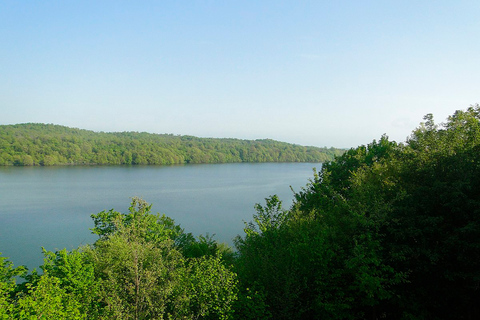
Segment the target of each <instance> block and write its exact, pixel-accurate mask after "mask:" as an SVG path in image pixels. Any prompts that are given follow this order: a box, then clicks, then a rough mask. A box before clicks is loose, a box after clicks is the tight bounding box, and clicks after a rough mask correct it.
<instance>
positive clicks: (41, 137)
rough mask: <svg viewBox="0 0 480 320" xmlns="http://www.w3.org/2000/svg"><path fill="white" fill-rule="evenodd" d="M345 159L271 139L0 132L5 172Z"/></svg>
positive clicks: (14, 128) (53, 129) (48, 129)
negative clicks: (32, 168) (18, 168)
mask: <svg viewBox="0 0 480 320" xmlns="http://www.w3.org/2000/svg"><path fill="white" fill-rule="evenodd" d="M342 153H343V150H341V149H335V148H317V147H304V146H299V145H295V144H289V143H285V142H279V141H274V140H270V139H263V140H240V139H216V138H197V137H193V136H180V135H173V134H151V133H146V132H112V133H105V132H94V131H89V130H82V129H77V128H69V127H65V126H60V125H53V124H40V123H26V124H16V125H2V126H0V165H2V166H12V165H15V166H36V165H41V166H51V165H90V164H98V165H121V164H127V165H130V164H133V165H136V164H153V165H170V164H185V163H231V162H325V161H330V160H333V158H334V157H335V156H336V155H341V154H342Z"/></svg>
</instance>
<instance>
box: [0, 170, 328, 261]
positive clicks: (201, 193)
mask: <svg viewBox="0 0 480 320" xmlns="http://www.w3.org/2000/svg"><path fill="white" fill-rule="evenodd" d="M320 166H321V164H312V163H265V164H263V163H262V164H215V165H186V166H140V167H121V166H119V167H105V166H103V167H96V166H93V167H25V168H19V167H0V252H2V253H3V256H5V257H9V258H10V260H11V261H13V263H14V264H15V265H21V264H24V265H27V266H28V267H29V269H32V268H33V267H38V266H39V265H41V264H42V259H43V256H42V254H41V249H40V248H41V246H44V247H45V248H46V249H47V250H58V249H63V248H67V249H68V250H71V249H73V248H76V247H78V246H79V245H81V244H85V243H92V242H93V241H95V240H96V236H94V235H92V234H90V231H89V228H92V227H93V223H92V220H91V218H90V215H91V214H92V213H98V212H100V211H102V210H109V209H112V208H114V209H115V210H117V211H120V212H126V211H127V208H128V206H129V203H130V198H131V197H133V196H139V197H141V198H143V199H144V200H146V201H147V202H149V203H152V204H153V208H152V209H153V211H154V212H160V213H162V214H163V213H165V214H166V215H167V216H170V217H172V218H173V219H175V222H176V223H177V224H180V225H181V226H182V227H183V228H184V229H185V231H186V232H192V233H193V234H194V235H199V234H206V233H209V234H215V239H217V240H219V241H221V242H227V243H229V244H232V239H233V238H234V237H235V236H236V235H237V234H243V226H244V225H243V222H242V221H243V220H246V221H250V220H251V218H252V214H253V213H254V212H255V211H254V209H253V206H254V204H255V203H262V204H263V203H264V199H265V198H266V197H268V196H269V195H273V194H277V195H278V196H279V197H280V199H282V200H283V203H284V206H285V207H289V206H290V205H291V203H292V199H293V193H292V191H291V190H290V186H292V187H293V188H294V190H296V191H298V190H300V188H301V187H303V186H305V185H306V184H307V182H308V179H310V178H312V176H313V174H312V168H313V167H317V168H318V169H319V168H320Z"/></svg>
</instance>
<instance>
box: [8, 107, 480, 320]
mask: <svg viewBox="0 0 480 320" xmlns="http://www.w3.org/2000/svg"><path fill="white" fill-rule="evenodd" d="M424 120H425V122H423V123H421V124H420V126H419V127H418V128H417V129H415V130H414V131H413V132H412V134H411V136H410V137H409V138H408V140H407V141H406V142H405V143H396V142H394V141H390V140H389V139H388V137H387V136H382V137H381V138H380V139H379V140H378V141H375V140H374V141H373V142H371V143H370V144H368V145H362V146H359V147H357V148H352V149H350V150H348V151H347V152H345V153H344V154H342V155H340V156H338V157H336V158H335V160H333V161H329V162H326V163H325V164H324V165H323V166H322V168H321V170H320V171H319V172H314V174H313V178H312V179H311V180H310V181H309V183H308V184H307V185H306V186H305V187H304V188H303V189H302V190H300V191H299V192H296V193H294V197H295V200H294V204H293V205H292V207H290V208H284V207H283V206H282V201H281V200H280V199H279V198H278V197H277V196H275V195H272V196H270V197H267V198H266V199H265V200H266V201H265V204H263V205H262V204H257V205H255V210H256V213H255V214H254V215H253V220H252V221H251V222H245V233H244V234H243V235H239V236H237V237H236V238H235V240H234V242H235V246H236V249H237V251H236V252H233V251H232V250H231V249H230V248H228V247H227V246H225V245H221V244H219V243H217V242H216V241H215V240H214V239H213V237H211V236H199V237H194V236H193V235H192V234H190V233H187V232H185V231H184V230H183V229H182V228H181V227H180V226H179V225H176V224H175V222H174V220H173V219H171V218H169V217H166V216H161V215H159V214H153V213H151V206H150V205H149V204H148V203H146V202H145V201H143V200H141V199H137V198H134V199H133V200H132V204H131V206H130V208H129V210H128V212H127V213H120V212H117V211H115V210H113V209H112V210H110V211H102V212H100V213H98V214H94V215H92V219H93V222H94V227H93V228H92V232H93V233H95V234H97V235H98V236H99V239H98V240H97V241H96V242H95V243H94V244H92V245H89V246H85V247H82V248H79V249H77V250H73V251H71V252H67V251H66V250H61V251H59V252H48V251H45V250H44V254H45V262H44V264H43V265H42V266H41V269H42V271H43V274H40V273H38V272H36V271H33V272H31V273H29V274H27V272H26V270H25V268H23V267H16V268H15V267H14V266H13V264H12V263H11V262H9V261H8V260H6V259H5V258H3V257H0V319H39V318H40V319H119V318H121V319H372V320H376V319H478V318H479V317H480V307H479V302H480V106H479V105H475V106H472V107H470V108H469V109H467V110H466V111H457V112H455V113H454V114H453V115H452V116H450V117H449V118H448V119H447V121H446V122H445V123H442V124H436V123H435V122H434V120H433V116H432V115H427V116H425V119H424ZM19 277H23V278H24V279H25V280H26V281H25V282H23V283H20V284H17V283H16V280H17V279H18V278H19Z"/></svg>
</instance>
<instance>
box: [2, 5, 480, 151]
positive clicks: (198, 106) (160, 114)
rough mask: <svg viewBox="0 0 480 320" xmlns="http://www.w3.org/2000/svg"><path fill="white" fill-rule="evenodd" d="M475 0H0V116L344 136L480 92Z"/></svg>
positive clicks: (457, 105) (402, 130)
mask: <svg viewBox="0 0 480 320" xmlns="http://www.w3.org/2000/svg"><path fill="white" fill-rule="evenodd" d="M479 13H480V1H462V0H455V1H441V0H439V1H421V0H416V1H409V0H403V1H358V0H356V1H341V0H340V1H331V0H329V1H322V0H318V1H301V0H297V1H280V0H277V1H260V0H256V1H248V0H246V1H245V0H244V1H207V0H205V1H167V0H165V1H140V0H139V1H121V0H116V1H108V0H103V1H88V0H83V1H47V0H46V1H27V0H25V1H4V0H0V124H16V123H27V122H36V123H53V124H60V125H65V126H69V127H75V128H81V129H88V130H94V131H105V132H111V131H139V132H144V131H145V132H150V133H169V134H170V133H171V134H178V135H193V136H198V137H216V138H238V139H264V138H270V139H274V140H279V141H285V142H290V143H295V144H300V145H309V146H318V147H324V146H327V147H332V146H333V147H339V148H350V147H356V146H358V145H362V144H368V143H370V142H371V141H372V140H373V139H377V140H378V139H379V138H380V137H381V136H382V135H383V134H386V135H387V136H389V138H390V139H391V140H395V141H397V142H402V141H405V139H406V138H407V137H408V136H409V135H410V134H411V132H412V130H413V129H415V128H416V127H417V126H418V125H419V123H420V122H421V121H422V120H423V116H424V115H426V114H428V113H433V115H434V118H435V120H436V121H437V122H444V121H445V120H446V118H447V117H448V116H449V115H451V114H453V113H454V112H455V110H459V109H460V110H465V109H466V108H468V107H469V106H471V105H474V104H476V103H480V77H479V75H480V41H479V39H480V19H478V16H479Z"/></svg>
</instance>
